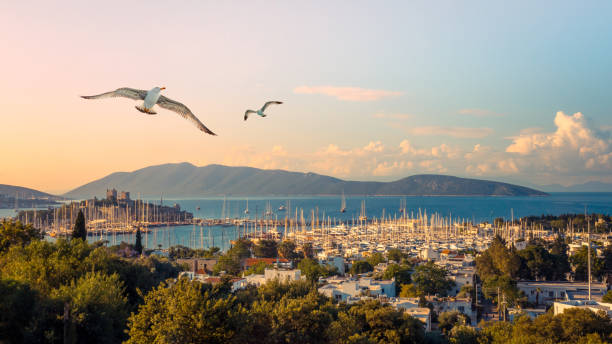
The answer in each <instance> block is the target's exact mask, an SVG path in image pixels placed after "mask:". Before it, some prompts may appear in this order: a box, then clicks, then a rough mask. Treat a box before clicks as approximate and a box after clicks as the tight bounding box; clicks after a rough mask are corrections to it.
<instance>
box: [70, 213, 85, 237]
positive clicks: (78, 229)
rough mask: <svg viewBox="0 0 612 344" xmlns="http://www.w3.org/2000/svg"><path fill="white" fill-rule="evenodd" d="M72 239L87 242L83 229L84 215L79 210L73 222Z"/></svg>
mask: <svg viewBox="0 0 612 344" xmlns="http://www.w3.org/2000/svg"><path fill="white" fill-rule="evenodd" d="M72 238H74V239H82V240H83V241H87V229H86V228H85V215H83V211H82V210H79V214H78V215H77V218H76V221H74V229H73V230H72Z"/></svg>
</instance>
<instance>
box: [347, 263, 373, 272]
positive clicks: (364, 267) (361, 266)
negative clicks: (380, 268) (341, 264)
mask: <svg viewBox="0 0 612 344" xmlns="http://www.w3.org/2000/svg"><path fill="white" fill-rule="evenodd" d="M372 270H374V268H373V267H372V265H370V263H369V262H367V261H365V260H359V261H356V262H354V263H353V265H352V266H351V270H350V273H351V275H357V274H363V273H366V272H370V271H372Z"/></svg>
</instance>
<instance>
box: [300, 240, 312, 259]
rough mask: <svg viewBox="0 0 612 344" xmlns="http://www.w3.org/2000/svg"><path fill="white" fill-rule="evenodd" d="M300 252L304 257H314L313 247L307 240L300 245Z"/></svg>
mask: <svg viewBox="0 0 612 344" xmlns="http://www.w3.org/2000/svg"><path fill="white" fill-rule="evenodd" d="M302 253H303V254H304V257H305V258H314V248H313V247H312V243H310V242H307V243H305V244H303V245H302Z"/></svg>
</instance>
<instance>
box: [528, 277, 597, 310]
mask: <svg viewBox="0 0 612 344" xmlns="http://www.w3.org/2000/svg"><path fill="white" fill-rule="evenodd" d="M516 286H517V287H518V289H519V290H521V291H523V293H525V295H526V296H527V299H528V301H529V302H531V303H533V304H536V305H542V304H547V305H549V304H552V303H553V302H554V301H571V300H585V299H587V298H588V294H589V287H588V283H586V282H566V281H559V282H545V281H519V282H518V283H517V285H516ZM607 290H608V288H607V286H606V284H605V283H593V282H591V298H592V299H597V300H601V298H602V297H603V296H604V295H605V294H606V292H607Z"/></svg>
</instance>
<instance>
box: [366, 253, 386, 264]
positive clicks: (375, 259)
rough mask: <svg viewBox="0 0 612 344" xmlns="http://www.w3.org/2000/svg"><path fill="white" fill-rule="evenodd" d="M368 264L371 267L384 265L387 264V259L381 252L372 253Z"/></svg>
mask: <svg viewBox="0 0 612 344" xmlns="http://www.w3.org/2000/svg"><path fill="white" fill-rule="evenodd" d="M367 261H368V263H370V265H372V266H376V265H378V264H380V263H384V262H385V257H384V256H383V255H382V253H380V252H375V253H372V254H371V255H370V256H369V257H368V259H367Z"/></svg>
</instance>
